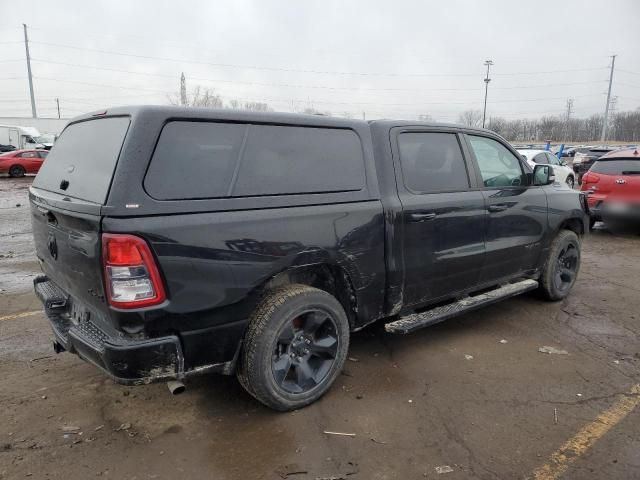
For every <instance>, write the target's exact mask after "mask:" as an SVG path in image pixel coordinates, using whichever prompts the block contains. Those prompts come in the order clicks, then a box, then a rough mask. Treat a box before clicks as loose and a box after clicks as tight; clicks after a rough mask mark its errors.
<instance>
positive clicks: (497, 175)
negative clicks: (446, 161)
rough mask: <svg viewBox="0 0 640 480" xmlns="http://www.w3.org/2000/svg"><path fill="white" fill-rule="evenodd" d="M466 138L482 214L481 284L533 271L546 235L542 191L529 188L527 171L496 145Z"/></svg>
mask: <svg viewBox="0 0 640 480" xmlns="http://www.w3.org/2000/svg"><path fill="white" fill-rule="evenodd" d="M466 138H467V141H468V144H469V150H470V151H471V153H472V155H473V157H474V158H475V167H476V173H477V175H478V185H479V186H480V187H481V189H482V193H483V195H484V197H485V204H486V209H487V213H488V216H487V229H486V232H487V233H486V257H485V264H484V268H483V269H482V275H481V282H482V283H489V282H493V281H499V280H502V279H505V278H507V277H514V276H517V275H518V274H520V273H524V272H526V271H529V270H532V269H535V268H537V266H538V265H539V262H538V260H539V257H540V253H541V251H542V245H543V240H544V238H543V237H544V235H545V233H546V231H547V196H546V194H545V192H544V189H543V187H540V186H532V185H530V183H532V181H531V175H530V173H531V171H530V169H529V168H528V167H525V165H524V164H523V162H522V161H521V160H520V156H519V155H517V154H516V153H515V152H513V151H512V150H511V149H510V148H508V147H507V146H506V145H504V144H503V143H502V142H500V141H498V140H497V139H495V138H490V137H488V136H486V137H485V136H481V135H466Z"/></svg>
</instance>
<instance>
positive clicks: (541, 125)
mask: <svg viewBox="0 0 640 480" xmlns="http://www.w3.org/2000/svg"><path fill="white" fill-rule="evenodd" d="M458 123H461V124H463V125H466V126H470V127H481V126H482V112H481V111H480V110H466V111H464V112H462V113H461V114H460V115H459V116H458ZM603 123H604V117H603V115H600V114H594V115H591V116H590V117H587V118H571V117H568V116H561V115H557V116H553V115H551V116H544V117H541V118H539V119H516V120H507V119H505V118H503V117H495V116H494V117H489V118H488V119H487V121H486V128H488V129H489V130H492V131H494V132H496V133H497V134H498V135H502V136H503V137H505V138H506V139H507V140H509V141H512V142H531V141H536V142H539V141H547V140H550V141H552V142H571V143H584V142H594V141H599V139H600V137H601V135H602V126H603ZM607 140H608V141H619V142H638V141H640V108H639V109H637V110H633V111H627V112H616V113H613V114H611V115H609V125H608V127H607Z"/></svg>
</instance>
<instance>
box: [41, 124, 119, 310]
mask: <svg viewBox="0 0 640 480" xmlns="http://www.w3.org/2000/svg"><path fill="white" fill-rule="evenodd" d="M128 127H129V118H128V117H112V118H103V119H96V120H90V121H84V122H80V123H76V124H71V125H70V126H68V127H67V128H66V129H65V130H64V132H63V133H62V135H61V136H60V139H59V140H58V142H57V143H56V148H55V149H53V150H52V151H51V153H50V154H49V155H48V157H47V161H46V162H45V163H44V164H43V165H42V168H41V169H40V172H39V173H38V175H37V176H36V178H35V180H34V182H33V186H32V188H31V189H30V201H31V215H32V224H33V235H34V241H35V247H36V255H37V257H38V260H39V261H40V264H41V267H42V270H43V272H44V273H45V274H46V275H47V276H48V277H49V278H50V279H51V280H52V281H53V282H54V283H56V284H57V285H58V286H59V287H60V288H62V289H63V290H64V291H65V292H66V293H67V294H68V295H70V296H71V297H72V299H73V301H80V302H83V303H86V304H89V305H93V306H95V307H96V308H100V307H102V308H104V300H103V299H104V293H103V287H102V270H101V262H100V221H101V208H102V206H103V205H104V204H105V202H106V199H107V195H108V191H109V188H110V184H111V178H112V176H113V171H114V168H115V165H116V162H117V160H118V156H119V154H120V149H121V147H122V143H123V141H124V137H125V135H126V132H127V129H128ZM96 145H100V148H96ZM72 303H73V302H72Z"/></svg>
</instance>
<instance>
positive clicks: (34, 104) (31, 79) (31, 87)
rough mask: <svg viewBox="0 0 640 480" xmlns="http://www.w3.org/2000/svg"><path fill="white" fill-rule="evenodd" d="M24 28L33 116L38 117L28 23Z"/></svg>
mask: <svg viewBox="0 0 640 480" xmlns="http://www.w3.org/2000/svg"><path fill="white" fill-rule="evenodd" d="M22 28H23V29H24V50H25V53H26V56H27V76H28V77H29V95H30V96H31V115H32V116H33V118H38V114H37V113H36V98H35V95H34V94H33V76H32V75H31V55H29V37H28V36H27V24H26V23H23V24H22Z"/></svg>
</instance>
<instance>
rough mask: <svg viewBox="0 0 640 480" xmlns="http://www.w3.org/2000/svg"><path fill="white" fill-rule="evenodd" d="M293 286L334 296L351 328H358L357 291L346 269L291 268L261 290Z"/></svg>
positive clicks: (321, 265)
mask: <svg viewBox="0 0 640 480" xmlns="http://www.w3.org/2000/svg"><path fill="white" fill-rule="evenodd" d="M291 284H303V285H308V286H310V287H314V288H317V289H319V290H323V291H325V292H327V293H329V294H330V295H333V296H334V297H335V298H336V299H337V300H338V302H340V304H341V305H342V308H344V311H345V313H346V314H347V318H348V320H349V326H350V328H351V329H354V328H355V327H356V323H357V322H356V317H357V312H358V301H357V297H356V291H355V289H354V287H353V283H352V281H351V278H350V276H349V274H348V272H347V271H346V270H345V269H344V268H342V267H340V266H339V265H333V264H329V263H316V264H311V265H301V266H295V267H290V268H287V269H286V270H283V271H281V272H279V273H277V274H276V275H274V276H273V277H271V278H270V279H269V280H267V281H266V282H265V283H264V284H263V285H262V287H261V288H260V290H261V292H265V291H268V290H272V289H274V288H276V287H280V286H283V285H291Z"/></svg>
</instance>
